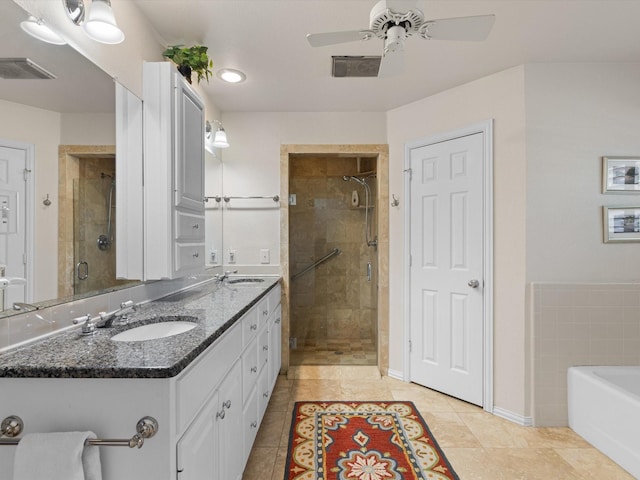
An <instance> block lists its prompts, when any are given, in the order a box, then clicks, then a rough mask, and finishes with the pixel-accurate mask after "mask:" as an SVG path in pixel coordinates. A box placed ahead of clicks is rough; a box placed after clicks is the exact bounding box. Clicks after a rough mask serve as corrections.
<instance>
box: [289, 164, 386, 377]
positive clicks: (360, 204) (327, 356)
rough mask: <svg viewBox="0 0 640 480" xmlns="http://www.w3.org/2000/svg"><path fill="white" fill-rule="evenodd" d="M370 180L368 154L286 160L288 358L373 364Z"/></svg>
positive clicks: (373, 193)
mask: <svg viewBox="0 0 640 480" xmlns="http://www.w3.org/2000/svg"><path fill="white" fill-rule="evenodd" d="M376 182H377V180H376V159H375V158H367V159H366V161H365V159H358V158H356V157H343V156H318V157H315V156H301V157H296V158H292V159H291V161H290V168H289V193H290V194H291V195H294V196H295V199H296V201H295V205H291V206H290V207H289V268H290V274H291V275H290V339H289V340H290V341H289V344H290V349H289V355H290V364H291V365H294V366H295V365H314V364H315V365H337V364H340V365H377V360H378V359H377V340H378V332H377V321H378V312H377V280H378V250H377V248H375V247H376V245H377V222H376V198H377V184H376ZM363 234H364V235H363Z"/></svg>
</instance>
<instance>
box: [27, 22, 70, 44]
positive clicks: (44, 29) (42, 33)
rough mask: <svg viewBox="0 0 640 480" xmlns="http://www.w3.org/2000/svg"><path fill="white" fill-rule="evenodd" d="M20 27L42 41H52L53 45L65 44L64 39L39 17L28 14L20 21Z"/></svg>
mask: <svg viewBox="0 0 640 480" xmlns="http://www.w3.org/2000/svg"><path fill="white" fill-rule="evenodd" d="M20 28H22V30H24V31H25V32H26V33H28V34H29V35H31V36H32V37H34V38H37V39H38V40H41V41H43V42H47V43H52V44H54V45H66V43H67V42H66V41H65V40H64V39H63V38H62V37H61V36H60V35H58V34H57V33H56V32H54V31H53V30H51V29H50V28H49V27H48V26H47V25H46V24H45V23H44V20H42V19H41V18H36V17H34V16H33V15H29V18H28V19H27V20H24V21H23V22H20Z"/></svg>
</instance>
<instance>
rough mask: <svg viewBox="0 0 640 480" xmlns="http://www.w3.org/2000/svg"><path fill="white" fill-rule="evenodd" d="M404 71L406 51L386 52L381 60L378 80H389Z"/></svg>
mask: <svg viewBox="0 0 640 480" xmlns="http://www.w3.org/2000/svg"><path fill="white" fill-rule="evenodd" d="M403 70H404V51H403V50H401V49H399V50H396V51H389V52H386V53H385V54H384V55H383V56H382V60H380V69H379V70H378V78H389V77H393V76H394V75H397V74H399V73H401V72H402V71H403Z"/></svg>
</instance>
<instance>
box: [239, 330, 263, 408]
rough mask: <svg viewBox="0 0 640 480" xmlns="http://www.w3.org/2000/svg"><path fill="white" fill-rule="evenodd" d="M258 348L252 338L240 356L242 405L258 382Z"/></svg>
mask: <svg viewBox="0 0 640 480" xmlns="http://www.w3.org/2000/svg"><path fill="white" fill-rule="evenodd" d="M258 370H259V369H258V347H257V340H256V339H255V338H254V339H253V341H252V342H251V343H250V344H249V346H248V347H247V349H246V350H245V351H244V353H243V354H242V403H243V405H244V404H245V403H247V397H248V396H249V392H251V390H253V389H254V387H255V385H256V382H257V380H258Z"/></svg>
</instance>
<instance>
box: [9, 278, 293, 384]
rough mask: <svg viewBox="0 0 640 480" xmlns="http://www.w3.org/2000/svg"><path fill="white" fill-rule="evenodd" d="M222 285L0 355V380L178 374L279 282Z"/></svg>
mask: <svg viewBox="0 0 640 480" xmlns="http://www.w3.org/2000/svg"><path fill="white" fill-rule="evenodd" d="M260 278H263V279H264V282H260V283H247V284H237V285H234V284H228V283H226V281H225V283H224V284H222V285H221V284H220V283H218V282H215V281H209V282H206V283H203V284H200V285H196V286H194V287H191V288H189V289H187V290H183V291H181V292H178V293H176V294H173V295H169V296H167V297H164V298H160V299H158V300H155V301H153V302H150V303H147V304H144V305H141V306H140V307H139V308H138V310H137V311H136V312H135V313H133V314H132V315H131V316H130V320H129V323H128V324H127V325H124V326H114V327H111V328H99V329H97V332H96V333H95V334H94V335H90V336H81V335H80V327H78V328H77V329H73V330H69V331H66V332H64V333H60V334H57V335H54V336H51V337H48V338H46V339H43V340H40V341H37V342H34V343H31V344H29V345H26V346H23V347H20V348H16V349H15V350H10V351H8V352H6V353H3V354H0V377H23V378H24V377H31V378H33V377H43V378H168V377H173V376H175V375H177V374H178V373H180V372H181V371H182V370H183V369H184V368H185V367H186V366H187V365H189V363H191V362H192V361H193V360H194V359H195V358H196V357H197V356H198V355H199V354H200V353H202V352H203V351H204V350H205V349H206V348H207V347H208V346H209V345H211V344H212V343H213V342H214V341H215V340H216V339H217V338H219V337H220V336H221V335H222V334H223V333H224V332H225V331H227V330H228V329H229V328H230V327H231V326H233V324H234V323H235V322H236V321H237V320H238V319H239V318H240V317H242V315H243V314H244V313H246V312H247V311H248V310H249V309H250V308H251V307H252V306H253V305H255V304H256V303H257V302H258V301H259V300H260V299H261V298H262V297H264V296H265V295H266V294H267V292H269V291H270V290H271V289H272V288H273V287H275V285H276V284H278V283H279V281H280V278H279V277H275V276H264V277H260ZM177 316H179V317H188V318H180V320H186V321H193V322H194V323H196V324H197V326H196V327H195V328H193V329H191V330H189V331H188V332H185V333H181V334H179V335H174V336H171V337H166V338H160V339H156V340H148V341H138V342H116V341H113V340H111V338H110V337H112V336H113V335H115V334H117V333H120V332H122V331H124V330H128V329H130V328H134V327H137V326H140V325H144V324H147V323H156V322H157V321H158V320H157V318H158V317H163V319H165V320H175V319H176V318H175V317H177Z"/></svg>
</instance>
